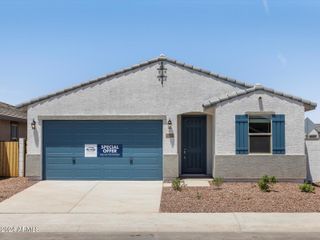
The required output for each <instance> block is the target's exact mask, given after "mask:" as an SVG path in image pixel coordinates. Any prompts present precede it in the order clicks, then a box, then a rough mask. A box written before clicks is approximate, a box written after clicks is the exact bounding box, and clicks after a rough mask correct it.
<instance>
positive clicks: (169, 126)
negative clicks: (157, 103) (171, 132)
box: [168, 118, 172, 129]
mask: <svg viewBox="0 0 320 240" xmlns="http://www.w3.org/2000/svg"><path fill="white" fill-rule="evenodd" d="M168 128H169V129H171V128H172V121H171V119H170V118H169V120H168Z"/></svg>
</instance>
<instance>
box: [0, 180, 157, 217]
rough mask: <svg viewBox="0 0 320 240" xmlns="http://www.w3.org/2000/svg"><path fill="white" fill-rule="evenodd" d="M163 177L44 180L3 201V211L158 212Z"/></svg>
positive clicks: (0, 209)
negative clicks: (142, 179) (153, 178)
mask: <svg viewBox="0 0 320 240" xmlns="http://www.w3.org/2000/svg"><path fill="white" fill-rule="evenodd" d="M161 192H162V182H161V181H41V182H39V183H37V184H35V185H33V186H31V187H30V188H28V189H26V190H24V191H22V192H20V193H18V194H16V195H14V196H13V197H11V198H9V199H7V200H5V201H3V202H1V203H0V213H156V212H159V207H160V200H161Z"/></svg>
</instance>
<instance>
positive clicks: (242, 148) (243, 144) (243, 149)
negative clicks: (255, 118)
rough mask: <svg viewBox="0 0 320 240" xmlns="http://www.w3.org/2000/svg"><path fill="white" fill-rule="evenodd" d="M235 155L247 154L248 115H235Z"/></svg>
mask: <svg viewBox="0 0 320 240" xmlns="http://www.w3.org/2000/svg"><path fill="white" fill-rule="evenodd" d="M235 120H236V154H248V132H249V131H248V115H236V119H235Z"/></svg>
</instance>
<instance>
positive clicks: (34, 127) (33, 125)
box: [31, 119, 36, 130]
mask: <svg viewBox="0 0 320 240" xmlns="http://www.w3.org/2000/svg"><path fill="white" fill-rule="evenodd" d="M31 128H32V129H33V130H34V129H36V121H35V120H34V119H33V120H32V122H31Z"/></svg>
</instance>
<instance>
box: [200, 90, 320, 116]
mask: <svg viewBox="0 0 320 240" xmlns="http://www.w3.org/2000/svg"><path fill="white" fill-rule="evenodd" d="M258 90H259V91H265V92H268V93H272V94H274V95H278V96H280V97H285V98H288V99H291V100H294V101H297V102H300V103H303V104H304V107H305V111H309V110H313V109H315V108H316V107H317V104H316V103H314V102H311V101H309V100H305V99H302V98H300V97H296V96H293V95H290V94H286V93H283V92H279V91H276V90H274V89H272V88H267V87H264V86H262V85H261V84H256V85H254V86H253V87H251V88H248V89H245V90H239V91H236V92H233V93H231V94H228V95H226V96H225V97H222V98H214V99H210V100H208V101H207V102H206V103H204V104H203V105H202V106H203V107H204V108H208V107H211V106H214V105H216V104H218V103H221V102H224V101H227V100H230V99H233V98H236V97H239V96H243V95H246V94H249V93H252V92H255V91H258Z"/></svg>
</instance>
